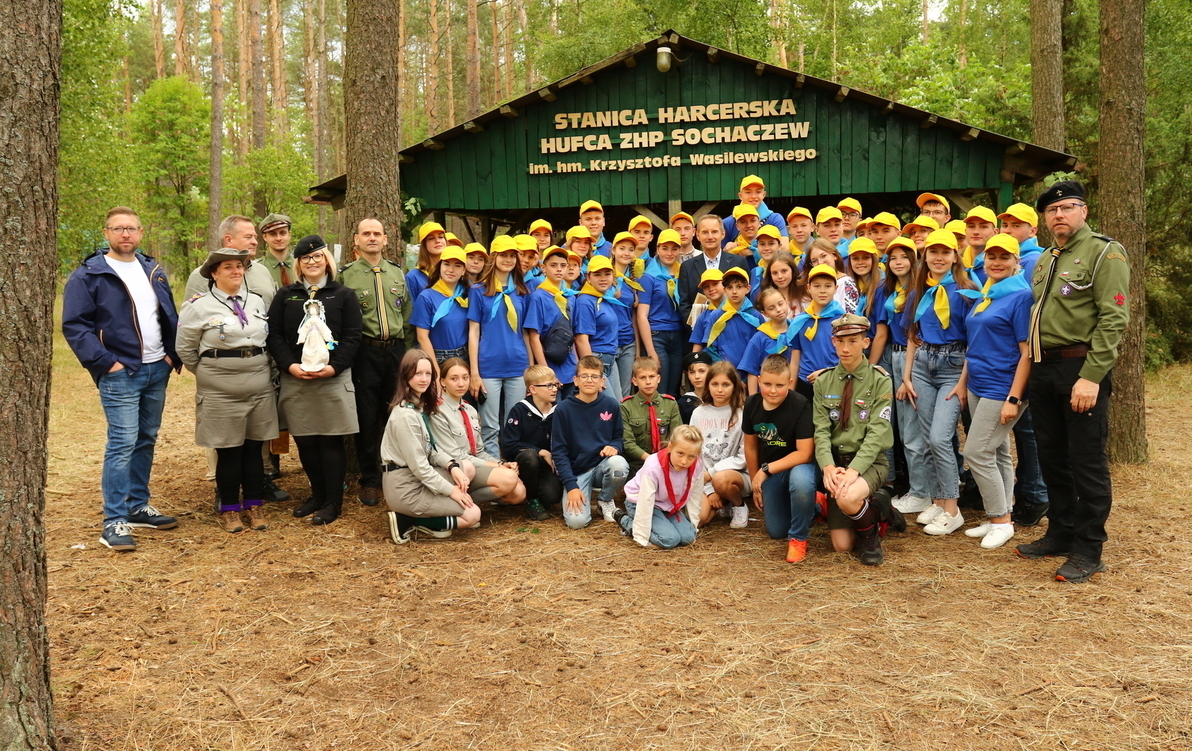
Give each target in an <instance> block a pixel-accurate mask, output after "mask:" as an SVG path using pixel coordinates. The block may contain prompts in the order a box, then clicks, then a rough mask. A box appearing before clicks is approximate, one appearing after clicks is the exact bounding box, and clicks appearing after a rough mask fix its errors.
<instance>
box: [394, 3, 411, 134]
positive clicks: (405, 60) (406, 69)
mask: <svg viewBox="0 0 1192 751" xmlns="http://www.w3.org/2000/svg"><path fill="white" fill-rule="evenodd" d="M407 12H408V8H407V7H406V0H397V50H398V52H397V101H398V106H399V107H401V112H402V113H403V114H402V116H399V117H398V129H399V130H400V131H401V133H402V143H403V144H404V143H405V132H406V129H405V113H407V112H413V111H414V109H413V108H412V107H409V106H408V104H409V102H408V99H409V96H410V90H409V89H410V81H411V80H412V79H413V74H412V73H411V72H410V71H411V61H412V60H413V59H414V53H413V51H412V50H411V49H409V48H408V47H407V44H408V43H409V40H408V39H407V37H406V13H407Z"/></svg>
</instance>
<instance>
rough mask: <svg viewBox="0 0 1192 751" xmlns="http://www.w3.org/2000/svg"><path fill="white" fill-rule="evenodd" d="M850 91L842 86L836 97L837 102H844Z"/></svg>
mask: <svg viewBox="0 0 1192 751" xmlns="http://www.w3.org/2000/svg"><path fill="white" fill-rule="evenodd" d="M849 90H850V89H849V87H847V86H841V87H840V90H839V91H837V92H836V96H835V99H836V101H838V102H843V101H844V99H845V97H847V96H848V93H849Z"/></svg>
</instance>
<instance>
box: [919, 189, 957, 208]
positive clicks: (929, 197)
mask: <svg viewBox="0 0 1192 751" xmlns="http://www.w3.org/2000/svg"><path fill="white" fill-rule="evenodd" d="M928 201H939V202H940V203H942V204H943V205H944V208H945V209H947V210H948V211H951V210H952V204H950V203H948V199H947V198H944V197H943V196H941V195H938V194H936V193H920V194H919V197H918V198H916V199H915V205H916V206H918V207H919V208H920V209H921V208H923V204H925V203H927V202H928Z"/></svg>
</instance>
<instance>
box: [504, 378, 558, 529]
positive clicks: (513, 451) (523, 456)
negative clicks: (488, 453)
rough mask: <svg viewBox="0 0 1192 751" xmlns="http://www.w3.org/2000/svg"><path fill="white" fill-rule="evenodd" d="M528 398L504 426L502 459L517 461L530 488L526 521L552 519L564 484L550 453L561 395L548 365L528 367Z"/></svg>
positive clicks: (518, 473)
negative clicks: (558, 400) (548, 508)
mask: <svg viewBox="0 0 1192 751" xmlns="http://www.w3.org/2000/svg"><path fill="white" fill-rule="evenodd" d="M524 379H525V382H526V398H525V399H522V400H521V401H520V402H518V403H517V404H514V405H513V408H512V409H510V410H509V416H508V417H506V418H505V424H504V425H502V426H501V459H503V460H504V461H507V462H517V475H518V477H520V478H521V481H522V485H524V486H525V488H526V496H527V499H528V500H527V501H526V518H527V519H531V520H533V521H542V520H543V519H549V518H550V512H549V511H548V510H547V507H548V506H553V505H554V504H556V503H558V502H559V501H561V500H562V499H563V485H562V483H561V482H559V476H558V475H556V474H555V462H554V458H553V457H552V456H551V453H550V433H551V425H552V423H553V421H554V414H555V397H556V396H557V395H558V393H559V386H560V385H561V384H560V383H559V380H558V378H556V377H555V372H554V371H553V370H551V369H550V368H548V367H546V366H545V365H532V366H530V367H529V368H526V373H525V375H524Z"/></svg>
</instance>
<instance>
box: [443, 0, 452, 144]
mask: <svg viewBox="0 0 1192 751" xmlns="http://www.w3.org/2000/svg"><path fill="white" fill-rule="evenodd" d="M443 10H444V13H443V16H444V18H446V19H447V76H446V78H447V127H448V128H453V127H455V49H454V48H455V44H454V41H455V39H454V35H453V34H452V33H451V30H452V29H453V28H455V24H454V23H452V21H453V20H454V19H452V17H451V0H443Z"/></svg>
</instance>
